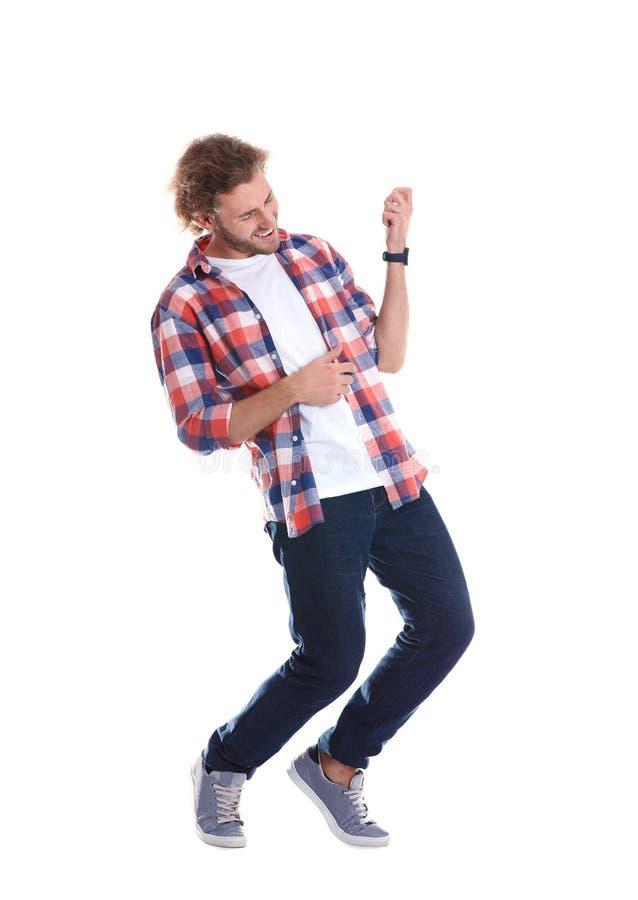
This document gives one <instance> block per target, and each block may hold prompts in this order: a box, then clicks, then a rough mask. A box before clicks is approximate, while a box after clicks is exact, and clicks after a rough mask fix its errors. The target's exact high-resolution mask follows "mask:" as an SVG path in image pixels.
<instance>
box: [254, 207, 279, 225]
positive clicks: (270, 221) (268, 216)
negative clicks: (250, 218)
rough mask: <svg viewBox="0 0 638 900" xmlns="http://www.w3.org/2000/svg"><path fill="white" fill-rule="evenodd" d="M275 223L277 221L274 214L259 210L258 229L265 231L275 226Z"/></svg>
mask: <svg viewBox="0 0 638 900" xmlns="http://www.w3.org/2000/svg"><path fill="white" fill-rule="evenodd" d="M276 221H277V219H276V218H275V214H274V213H273V211H272V210H269V209H261V210H260V211H259V215H258V223H259V227H260V229H264V230H265V229H268V228H272V227H273V226H274V225H275V223H276Z"/></svg>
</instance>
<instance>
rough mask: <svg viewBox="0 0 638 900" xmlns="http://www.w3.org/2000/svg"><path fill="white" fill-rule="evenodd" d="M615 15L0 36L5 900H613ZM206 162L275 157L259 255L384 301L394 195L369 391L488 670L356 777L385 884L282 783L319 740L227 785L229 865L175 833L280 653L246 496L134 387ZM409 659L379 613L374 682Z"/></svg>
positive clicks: (261, 16) (383, 606)
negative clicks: (344, 262)
mask: <svg viewBox="0 0 638 900" xmlns="http://www.w3.org/2000/svg"><path fill="white" fill-rule="evenodd" d="M222 6H223V8H222ZM632 7H633V4H631V3H622V2H609V0H607V2H605V3H602V2H578V3H576V2H561V0H553V2H544V0H536V2H534V3H531V2H505V0H503V2H494V0H491V2H483V3H474V2H467V0H466V2H458V0H449V2H446V3H429V2H425V3H422V4H420V5H418V6H417V5H416V4H408V3H405V2H401V0H398V2H394V3H391V4H385V3H383V4H382V3H377V2H368V3H347V2H345V0H344V2H339V3H336V2H325V3H316V4H300V3H288V2H280V3H277V4H275V3H270V4H267V3H258V4H257V3H251V2H244V3H243V4H237V5H232V4H230V3H229V4H227V5H222V4H220V3H215V2H208V3H181V4H177V3H173V4H165V3H153V4H151V3H136V2H129V3H118V2H111V3H109V4H102V5H100V6H96V5H94V4H79V3H77V4H76V3H68V2H67V3H65V2H61V3H55V4H43V3H41V2H40V3H38V2H35V3H31V4H28V5H25V6H24V7H23V10H22V12H20V13H16V12H11V13H8V14H7V13H5V14H4V23H3V34H4V44H5V47H4V50H3V57H2V67H3V70H4V71H3V73H2V75H3V84H4V86H5V115H4V122H5V136H4V138H3V141H2V153H3V166H2V174H3V198H4V201H3V208H4V215H3V217H2V218H3V225H2V227H3V239H2V246H3V251H4V252H3V262H4V265H3V269H4V274H3V287H4V290H3V296H2V301H3V307H4V310H3V341H2V349H3V352H2V366H3V386H4V391H3V398H4V400H3V413H4V415H3V426H4V441H3V452H4V465H3V467H2V471H3V482H4V484H3V489H2V491H3V493H2V496H3V504H2V505H3V512H4V518H5V522H6V524H5V541H4V549H5V554H6V560H5V563H4V566H3V572H4V574H5V577H6V580H7V585H6V587H5V590H4V599H3V607H2V620H3V621H2V629H1V642H2V644H1V647H0V650H1V657H0V665H1V667H2V672H1V674H2V684H3V688H4V700H3V717H2V718H3V725H4V728H3V732H4V738H3V741H2V754H3V762H2V767H1V772H2V804H1V805H2V815H3V826H2V827H3V832H4V833H3V835H2V848H3V856H4V858H5V863H3V873H2V878H3V879H5V880H6V881H7V882H8V889H5V890H4V894H5V896H10V897H12V898H22V897H30V898H31V897H35V896H44V895H45V894H46V895H50V894H51V893H52V892H54V891H55V892H56V893H60V895H61V896H62V895H63V896H65V897H68V898H76V897H77V898H79V897H82V898H84V897H93V898H102V897H109V898H110V897H114V896H121V897H152V898H165V897H166V898H169V897H170V898H176V897H180V898H181V897H184V898H186V897H192V898H201V897H219V896H222V895H226V892H228V895H229V896H240V897H243V896H246V897H248V896H254V894H255V892H256V891H260V892H264V893H270V892H279V893H282V894H286V895H290V894H291V893H292V892H293V891H294V892H295V894H296V895H299V896H305V897H310V898H313V897H319V896H321V897H325V896H330V895H332V896H335V892H337V893H338V895H341V893H344V895H345V893H346V892H347V894H348V895H349V896H353V895H355V894H357V895H361V896H368V897H387V896H388V895H389V893H390V892H391V891H392V892H393V894H396V895H398V896H400V895H401V894H403V893H405V894H407V893H408V892H409V894H410V895H412V894H414V895H419V894H422V895H424V896H427V897H428V898H432V900H435V898H436V900H438V898H441V900H445V898H454V900H456V898H472V897H479V896H480V897H483V896H489V897H491V898H508V900H510V898H527V897H530V898H532V897H533V898H537V897H548V898H564V897H585V896H586V897H613V898H625V897H627V898H629V897H635V896H636V894H635V891H636V884H635V869H634V864H633V863H632V862H631V860H630V853H634V854H635V846H636V835H635V806H636V799H637V798H636V783H635V775H634V772H635V754H636V744H635V739H634V736H633V733H632V732H633V726H634V720H635V681H636V671H635V666H634V659H635V654H636V650H635V634H636V615H635V611H634V608H635V604H636V599H637V596H636V593H637V592H636V583H635V577H634V566H633V563H634V554H635V547H636V541H635V537H636V535H635V507H636V502H637V499H638V498H637V492H636V450H637V447H636V441H635V435H634V424H635V406H636V402H635V393H636V391H635V387H636V373H635V362H634V358H635V334H636V333H635V327H634V326H633V324H632V321H631V313H632V312H633V309H632V307H634V306H635V304H636V298H637V295H636V238H637V233H636V232H637V225H636V209H637V201H638V196H637V194H638V191H637V177H636V159H637V158H638V146H637V144H638V141H637V139H636V92H635V85H636V79H637V74H638V73H637V72H636V68H637V66H636V38H637V35H636V29H635V27H634V23H633V21H632V17H631V14H632V11H633V9H632ZM213 131H225V132H228V133H230V134H236V135H238V136H240V137H242V138H244V139H246V140H249V141H252V142H254V143H257V144H260V145H262V146H265V147H267V148H268V149H269V150H270V151H271V162H270V166H269V170H268V177H269V179H270V181H271V184H272V185H273V187H274V188H275V190H276V193H277V195H278V199H279V203H280V210H281V211H280V222H281V224H282V226H283V227H284V228H286V229H288V230H293V231H295V230H297V231H307V232H311V233H315V234H319V235H321V236H323V237H326V238H327V239H329V240H330V241H331V242H332V243H333V244H334V245H335V246H336V247H337V249H339V250H340V252H342V253H343V254H344V255H345V256H346V258H347V259H348V260H349V261H350V263H351V265H352V267H353V269H354V272H355V276H356V278H357V281H358V282H359V283H360V284H361V285H362V286H363V287H365V288H366V289H367V290H368V291H369V292H370V293H371V294H372V295H373V296H374V297H375V299H377V301H380V294H381V290H382V284H383V264H382V262H381V261H380V253H381V250H382V249H383V228H382V226H381V224H380V214H381V208H382V202H383V198H384V197H385V196H386V194H387V193H388V192H389V191H390V189H391V188H392V187H394V186H395V185H405V184H407V185H411V186H412V187H413V190H414V203H415V213H414V219H413V227H412V230H411V235H410V246H411V248H412V256H411V258H410V266H409V271H408V274H409V282H410V294H411V307H412V321H411V337H410V348H409V359H408V361H407V363H406V365H405V367H404V369H403V370H402V371H401V372H400V373H399V374H397V375H394V376H387V385H388V389H389V392H390V395H391V397H392V399H393V401H394V404H395V407H396V409H397V412H398V415H399V419H400V421H401V423H402V425H403V430H404V431H405V433H406V435H407V436H408V437H409V439H410V440H411V442H412V443H413V444H414V446H415V447H416V448H417V450H418V451H419V455H420V457H421V459H422V461H423V462H425V463H426V465H428V467H429V468H430V474H429V476H428V480H427V482H426V486H427V487H428V489H429V491H430V493H431V494H432V496H433V498H434V500H435V502H436V504H437V506H438V508H439V510H440V512H441V514H442V515H443V517H444V519H445V521H446V524H447V525H448V528H449V530H450V532H451V534H452V536H453V539H454V542H455V544H456V547H457V550H458V552H459V555H460V557H461V560H462V563H463V567H464V570H465V573H466V577H467V580H468V585H469V588H470V594H471V596H472V600H473V605H474V610H475V616H476V623H477V631H476V637H475V639H474V642H473V644H472V645H471V647H470V649H469V650H468V651H467V653H466V655H465V656H464V657H463V659H462V660H461V662H460V663H459V665H458V667H457V668H456V669H455V670H454V672H453V673H452V674H451V675H450V676H449V678H448V679H447V680H446V681H445V682H444V684H443V685H442V686H441V687H440V688H439V689H438V690H437V691H436V692H435V693H434V694H433V695H432V697H431V698H429V699H428V701H426V703H425V704H424V705H423V707H422V708H421V709H420V710H419V711H418V712H417V713H416V715H415V716H414V717H413V718H412V719H411V720H410V721H409V722H408V723H407V724H406V725H405V726H404V728H403V729H402V730H401V731H400V732H399V733H398V734H397V735H396V737H395V738H394V739H393V740H392V741H391V742H389V743H388V745H387V746H386V748H385V749H384V751H383V753H382V754H381V755H380V756H379V757H377V758H376V759H374V760H373V761H372V762H371V765H370V767H369V769H368V771H367V776H366V796H367V799H368V803H369V806H370V807H371V810H372V813H373V815H374V816H375V818H376V819H377V820H378V821H379V822H380V823H381V824H382V825H384V826H385V827H387V828H388V829H389V830H390V831H391V832H392V841H391V844H390V846H388V847H387V848H384V849H382V850H363V851H360V850H356V849H352V848H348V847H346V846H345V845H342V844H340V843H339V842H338V841H336V840H335V839H334V838H333V837H332V836H331V835H330V833H329V832H328V829H327V828H326V826H325V823H324V822H323V819H322V818H321V816H320V815H319V813H318V812H317V811H316V810H315V809H314V807H312V805H311V804H310V803H309V802H308V801H307V800H306V799H304V798H303V796H302V795H301V794H300V793H299V792H298V791H297V790H296V788H295V787H294V786H293V785H292V783H291V782H290V780H289V779H288V777H287V775H286V771H285V770H286V767H287V765H288V762H289V759H290V758H291V756H293V755H295V754H296V753H298V752H300V751H301V750H302V749H304V748H305V747H306V746H307V745H308V744H310V743H311V742H312V741H313V740H314V739H315V738H316V737H317V735H318V734H319V733H320V732H321V731H322V730H323V729H324V728H326V727H327V726H328V725H330V724H332V722H333V721H334V719H335V717H336V715H337V714H338V711H339V709H340V707H341V705H342V703H343V701H341V702H337V703H336V704H334V705H333V706H332V707H329V708H328V709H326V710H324V711H322V712H321V713H320V714H318V715H317V716H316V717H315V718H314V719H313V720H311V722H310V723H308V725H307V726H306V727H304V728H303V729H302V730H301V731H300V732H299V733H298V734H297V735H295V737H294V738H293V739H292V740H291V741H290V742H289V744H288V745H287V746H286V747H284V749H283V750H282V751H281V753H279V754H278V755H277V756H276V757H274V758H273V759H271V760H270V761H268V762H267V763H266V764H265V765H264V766H263V767H262V768H261V769H260V770H259V771H258V773H257V774H256V775H255V776H254V778H253V779H252V780H251V781H250V783H249V784H248V786H247V788H246V790H245V791H244V797H243V800H242V811H243V814H244V817H245V819H246V821H247V832H248V838H249V844H248V846H247V848H246V849H245V850H235V851H223V850H218V849H216V848H210V847H206V846H205V845H204V844H203V843H201V842H200V841H199V840H198V839H197V837H196V835H195V831H194V826H193V821H192V809H191V803H192V796H191V784H190V777H189V767H190V764H191V762H192V760H193V759H194V758H195V756H196V755H197V753H198V752H199V751H200V749H201V747H202V746H203V745H204V744H205V742H206V741H207V739H208V736H209V734H210V732H211V731H212V730H213V729H214V728H215V727H217V725H220V724H222V723H223V722H225V721H226V720H227V719H228V718H229V717H230V716H231V715H233V714H235V713H236V712H237V711H238V710H239V708H240V707H241V706H242V705H243V703H244V702H245V701H246V700H247V699H248V697H249V696H250V694H251V693H252V692H253V690H254V689H255V688H256V687H257V685H258V683H259V681H260V680H261V679H262V678H263V677H266V675H267V674H269V673H270V672H271V671H272V670H273V669H274V668H276V667H277V666H278V665H279V664H280V663H281V662H283V660H284V659H285V658H286V656H287V655H288V653H289V652H290V649H291V647H292V645H291V642H290V638H289V636H288V632H287V607H286V600H285V596H284V593H283V589H282V585H281V570H280V569H279V567H278V566H276V564H275V563H274V561H273V559H272V555H271V550H270V545H269V541H268V538H267V537H266V535H265V534H264V533H263V532H262V531H261V521H260V517H259V507H258V499H259V498H258V494H257V492H256V489H255V487H254V486H253V484H252V483H251V481H250V478H249V477H248V475H247V474H246V472H245V471H243V470H242V465H241V461H240V460H241V457H239V456H237V455H236V456H233V457H226V458H224V457H223V456H222V455H220V456H219V457H218V458H216V462H217V465H213V464H212V463H211V461H210V460H208V461H207V462H206V463H204V464H202V462H201V461H198V458H197V457H196V456H195V455H194V454H192V453H191V452H190V451H189V450H187V449H186V448H185V447H183V446H182V445H181V444H180V443H179V441H178V440H177V437H176V435H175V430H174V427H173V425H172V421H171V419H170V414H169V411H168V407H167V406H166V402H165V400H164V396H163V393H162V391H161V388H160V383H159V379H158V376H157V372H156V370H155V368H154V360H153V356H152V348H151V338H150V330H149V321H150V316H151V313H152V310H153V307H154V305H155V303H156V301H157V299H158V297H159V294H160V292H161V290H162V289H163V287H164V286H165V284H166V283H167V282H168V281H169V280H170V278H171V277H172V275H173V274H174V273H175V272H176V271H177V270H178V269H179V268H180V267H181V265H182V263H183V260H184V258H185V256H186V254H187V252H188V249H189V246H190V237H189V236H188V235H186V234H182V233H180V232H179V230H178V228H177V226H176V224H175V222H174V219H173V215H172V210H171V205H170V198H169V197H168V195H167V193H166V190H165V186H166V183H167V181H168V179H169V177H170V174H171V171H172V167H173V165H174V163H175V161H176V160H177V158H178V156H179V155H180V154H181V152H182V150H183V149H184V147H185V145H186V144H187V143H188V142H189V141H190V140H191V139H192V138H194V137H196V136H199V135H202V134H206V133H210V132H213ZM214 469H216V470H215V471H213V470H214ZM399 627H400V622H399V620H398V614H397V613H396V611H395V610H394V608H393V606H392V603H391V601H390V599H389V596H388V595H386V593H385V592H384V591H383V590H382V589H381V588H380V587H379V586H378V584H377V583H376V581H375V580H374V579H372V580H368V629H369V640H368V650H367V655H366V659H365V661H364V664H363V666H362V670H361V677H363V676H364V675H365V674H366V673H367V672H368V671H369V670H370V669H371V668H372V666H373V665H374V664H375V663H376V660H377V659H378V657H379V656H380V655H381V653H382V652H383V651H384V650H385V649H386V647H387V646H389V644H390V643H391V642H392V640H393V639H394V635H395V634H396V632H397V631H398V630H399ZM344 699H345V698H344ZM7 861H8V862H7ZM632 880H633V884H632Z"/></svg>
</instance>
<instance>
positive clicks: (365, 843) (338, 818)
mask: <svg viewBox="0 0 638 900" xmlns="http://www.w3.org/2000/svg"><path fill="white" fill-rule="evenodd" d="M288 774H289V775H290V777H291V778H292V780H293V781H294V782H295V784H296V785H297V787H298V788H300V789H301V790H302V791H303V792H304V794H306V796H307V797H310V799H311V800H312V802H313V803H314V804H315V806H317V807H318V808H319V809H320V810H321V812H322V813H323V816H324V818H325V820H326V822H327V823H328V827H329V828H330V831H332V833H333V834H334V835H335V836H336V837H338V838H339V840H341V841H344V842H345V843H346V844H356V845H357V846H360V847H384V846H385V845H386V844H387V843H388V841H389V840H390V835H389V834H388V832H387V831H384V830H383V828H380V827H379V826H378V825H377V824H376V822H373V821H372V819H370V818H368V807H367V806H366V805H365V802H364V799H363V772H362V771H361V769H358V770H357V773H356V775H355V776H354V777H353V779H352V781H351V782H350V784H349V785H348V787H344V786H343V785H342V784H335V783H334V782H333V781H330V779H328V778H326V776H325V775H324V774H323V770H322V768H321V763H320V762H319V752H318V750H317V748H316V747H309V748H308V749H307V750H306V751H305V752H304V753H302V754H301V755H300V756H297V757H296V758H295V759H293V761H292V763H291V764H290V768H289V769H288Z"/></svg>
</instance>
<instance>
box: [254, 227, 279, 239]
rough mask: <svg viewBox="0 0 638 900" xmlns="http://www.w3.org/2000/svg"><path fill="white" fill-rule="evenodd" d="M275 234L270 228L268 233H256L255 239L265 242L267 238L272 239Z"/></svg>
mask: <svg viewBox="0 0 638 900" xmlns="http://www.w3.org/2000/svg"><path fill="white" fill-rule="evenodd" d="M274 233H275V229H274V228H271V229H270V231H256V232H255V237H257V238H261V239H262V240H266V239H267V238H269V237H272V236H273V234H274Z"/></svg>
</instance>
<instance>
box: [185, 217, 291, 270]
mask: <svg viewBox="0 0 638 900" xmlns="http://www.w3.org/2000/svg"><path fill="white" fill-rule="evenodd" d="M279 237H280V238H281V243H280V244H279V248H278V249H277V251H276V252H277V253H278V254H280V255H282V254H283V255H284V258H285V247H287V246H289V245H290V235H289V234H288V232H287V231H284V229H283V228H280V229H279ZM209 242H210V234H208V233H206V234H203V235H202V236H201V237H198V238H197V240H196V241H195V242H194V244H193V246H192V247H191V250H190V253H189V254H188V259H187V260H186V266H187V268H188V269H189V270H190V271H191V272H192V273H193V275H194V276H195V277H196V278H197V276H198V273H197V269H201V271H202V272H203V274H204V275H212V276H214V275H218V274H219V271H220V270H219V269H218V268H216V267H215V266H213V265H211V263H210V262H209V260H208V259H207V258H206V255H205V253H204V251H205V250H206V247H207V246H208V243H209Z"/></svg>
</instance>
